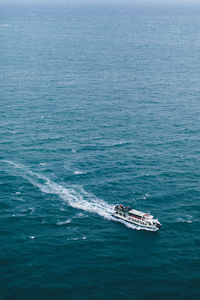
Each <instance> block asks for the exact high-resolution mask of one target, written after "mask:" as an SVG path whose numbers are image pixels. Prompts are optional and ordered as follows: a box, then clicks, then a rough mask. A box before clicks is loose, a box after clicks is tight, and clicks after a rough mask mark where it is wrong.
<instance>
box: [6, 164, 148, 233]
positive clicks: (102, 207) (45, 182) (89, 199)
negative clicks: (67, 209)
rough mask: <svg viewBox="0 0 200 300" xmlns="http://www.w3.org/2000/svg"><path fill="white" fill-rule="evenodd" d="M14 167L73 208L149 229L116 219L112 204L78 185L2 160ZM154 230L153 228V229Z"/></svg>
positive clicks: (38, 186) (129, 225)
mask: <svg viewBox="0 0 200 300" xmlns="http://www.w3.org/2000/svg"><path fill="white" fill-rule="evenodd" d="M4 162H6V163H8V164H10V165H12V166H13V167H15V168H16V169H19V170H21V171H22V172H20V176H22V177H24V178H25V179H27V180H28V181H29V182H30V183H31V184H32V185H34V186H36V187H37V188H39V189H40V190H41V191H42V192H43V193H47V194H55V195H57V196H58V197H60V198H61V199H62V200H64V201H65V202H67V203H68V205H70V206H71V207H73V208H77V209H81V210H84V211H86V212H90V213H95V214H98V215H99V216H101V217H103V218H105V219H107V220H112V221H116V222H119V223H122V224H124V225H125V226H127V227H128V228H131V229H136V230H148V231H149V230H150V231H152V230H151V229H148V228H144V227H140V226H137V225H134V224H130V223H128V222H126V221H124V220H120V219H117V218H116V217H114V216H113V215H112V213H113V205H110V204H108V203H107V202H105V201H103V200H102V199H99V198H97V197H96V196H95V195H93V194H91V193H88V192H86V191H85V190H84V189H83V188H82V187H80V186H73V187H72V186H71V187H68V188H66V187H64V186H62V185H60V184H58V183H56V182H54V181H52V180H50V179H49V178H47V177H46V176H43V175H41V174H38V173H36V172H32V171H30V170H29V169H28V168H27V167H26V166H24V165H22V164H16V163H14V162H12V161H4ZM153 231H154V230H153Z"/></svg>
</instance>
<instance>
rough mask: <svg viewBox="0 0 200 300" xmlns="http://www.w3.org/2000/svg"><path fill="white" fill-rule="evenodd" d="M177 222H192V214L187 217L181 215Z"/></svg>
mask: <svg viewBox="0 0 200 300" xmlns="http://www.w3.org/2000/svg"><path fill="white" fill-rule="evenodd" d="M177 222H179V223H192V222H193V218H192V216H190V215H188V216H185V217H179V218H177Z"/></svg>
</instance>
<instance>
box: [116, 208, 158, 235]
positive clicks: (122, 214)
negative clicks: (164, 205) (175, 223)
mask: <svg viewBox="0 0 200 300" xmlns="http://www.w3.org/2000/svg"><path fill="white" fill-rule="evenodd" d="M113 215H114V216H115V217H116V218H119V219H122V220H124V221H126V222H128V223H131V224H135V225H138V226H140V227H145V228H149V229H152V230H158V229H160V228H161V224H160V222H159V221H158V220H157V219H154V217H153V216H152V215H150V214H149V213H144V212H141V211H138V210H136V209H132V208H130V207H129V206H124V205H122V204H120V205H119V204H117V205H116V206H115V209H114V212H113Z"/></svg>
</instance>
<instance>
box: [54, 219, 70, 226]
mask: <svg viewBox="0 0 200 300" xmlns="http://www.w3.org/2000/svg"><path fill="white" fill-rule="evenodd" d="M69 223H71V220H70V219H68V220H66V221H63V222H57V223H56V225H59V226H60V225H65V224H69Z"/></svg>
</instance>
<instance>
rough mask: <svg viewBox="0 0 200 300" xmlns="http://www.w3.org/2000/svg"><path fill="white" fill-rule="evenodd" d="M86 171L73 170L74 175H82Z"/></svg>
mask: <svg viewBox="0 0 200 300" xmlns="http://www.w3.org/2000/svg"><path fill="white" fill-rule="evenodd" d="M86 173H87V172H84V171H78V170H77V171H74V175H83V174H86Z"/></svg>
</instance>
